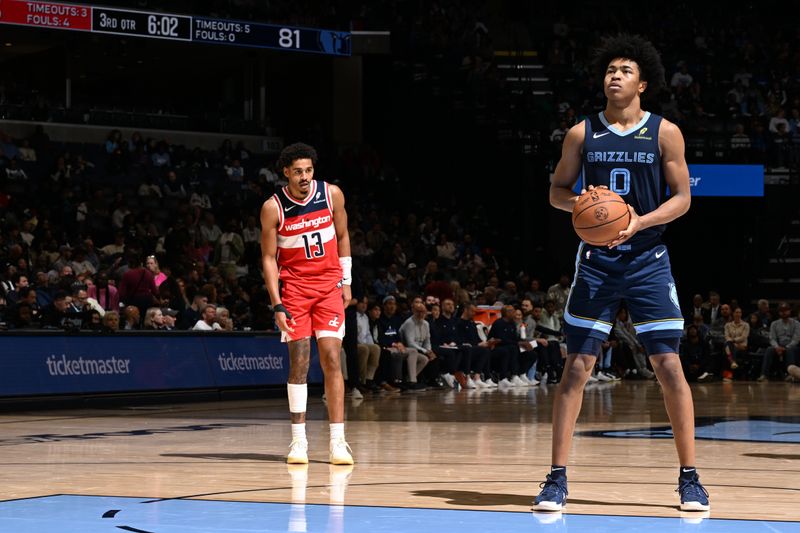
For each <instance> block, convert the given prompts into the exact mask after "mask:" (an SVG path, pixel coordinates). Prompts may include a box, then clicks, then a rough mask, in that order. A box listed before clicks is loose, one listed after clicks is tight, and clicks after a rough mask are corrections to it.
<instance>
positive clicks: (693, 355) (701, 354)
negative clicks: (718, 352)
mask: <svg viewBox="0 0 800 533" xmlns="http://www.w3.org/2000/svg"><path fill="white" fill-rule="evenodd" d="M710 357H711V352H710V350H709V349H708V343H707V342H704V341H703V339H702V338H701V337H700V332H699V330H698V329H697V326H695V325H694V324H690V325H689V327H687V328H686V338H685V340H684V341H683V342H681V344H680V359H681V366H683V373H684V375H685V376H686V380H687V381H701V382H702V381H706V380H709V378H710V377H711V376H712V374H711V373H710V372H709V371H708V370H709V362H710Z"/></svg>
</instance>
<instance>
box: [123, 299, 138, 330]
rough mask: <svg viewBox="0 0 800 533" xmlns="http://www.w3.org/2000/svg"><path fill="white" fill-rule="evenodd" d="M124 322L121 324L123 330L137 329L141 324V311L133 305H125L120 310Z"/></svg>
mask: <svg viewBox="0 0 800 533" xmlns="http://www.w3.org/2000/svg"><path fill="white" fill-rule="evenodd" d="M122 315H123V318H124V320H125V323H124V324H123V325H122V329H124V330H137V329H139V326H140V325H141V316H142V315H141V313H140V312H139V308H138V307H136V306H135V305H126V306H125V308H124V309H123V310H122Z"/></svg>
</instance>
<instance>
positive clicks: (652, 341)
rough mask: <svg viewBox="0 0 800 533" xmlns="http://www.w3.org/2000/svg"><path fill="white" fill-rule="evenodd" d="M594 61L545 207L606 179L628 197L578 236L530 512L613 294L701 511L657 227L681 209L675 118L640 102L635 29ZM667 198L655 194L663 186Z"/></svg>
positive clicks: (546, 486) (611, 40)
mask: <svg viewBox="0 0 800 533" xmlns="http://www.w3.org/2000/svg"><path fill="white" fill-rule="evenodd" d="M595 60H596V63H595V64H596V67H597V69H598V73H599V74H602V77H603V79H604V81H603V89H604V92H605V95H606V98H607V104H606V108H605V111H603V112H601V113H599V114H597V115H594V116H591V117H590V118H587V119H586V120H584V121H583V122H581V123H580V124H577V125H575V126H573V127H572V129H570V130H569V132H568V133H567V136H566V138H565V139H564V145H563V151H562V155H561V160H560V161H559V163H558V166H557V168H556V171H555V175H554V176H553V180H552V183H551V187H550V203H551V204H552V205H553V206H554V207H556V208H558V209H562V210H564V211H568V212H570V213H571V212H572V207H573V206H574V205H575V202H576V200H577V198H578V196H577V195H576V194H575V193H574V192H573V187H574V186H575V184H576V182H577V180H578V178H579V176H581V175H582V179H583V183H582V187H583V188H584V189H592V188H593V187H608V188H609V189H611V190H613V191H614V192H616V193H618V194H619V195H620V196H622V198H623V199H624V200H625V201H626V202H627V203H628V209H629V211H630V214H631V221H630V224H629V225H628V227H627V229H625V230H624V231H621V232H620V233H619V236H618V237H617V238H616V239H614V240H613V241H612V242H610V243H609V244H608V245H607V246H591V245H588V244H586V243H585V242H582V243H581V244H580V246H579V248H578V254H577V258H576V272H575V279H574V281H573V284H572V289H571V291H570V294H569V299H568V300H567V305H566V307H565V310H564V322H565V325H564V328H565V332H566V337H567V348H568V353H569V355H568V357H567V362H566V365H565V367H564V372H563V376H562V378H561V383H560V384H559V386H558V390H557V392H556V396H555V400H554V405H553V442H552V466H551V468H550V473H549V474H548V475H547V478H546V481H544V482H543V483H542V484H541V485H540V486H541V488H542V491H541V492H540V494H539V495H538V496H537V497H536V499H535V500H534V505H533V509H534V510H536V511H560V510H561V509H562V507H563V506H564V505H565V504H566V500H567V466H566V465H567V456H568V454H569V450H570V446H571V444H572V434H573V432H574V430H575V423H576V421H577V418H578V414H579V412H580V409H581V403H582V400H583V389H584V386H585V385H586V383H587V381H588V379H589V376H590V375H591V373H592V369H593V368H594V364H595V360H596V359H597V356H598V354H599V353H600V349H601V345H602V343H603V341H604V340H605V339H606V338H607V337H608V335H609V333H610V331H611V328H612V324H613V322H614V317H615V315H616V313H617V310H618V309H619V307H620V305H621V302H622V301H623V300H624V301H625V305H626V306H627V308H628V312H629V314H630V317H631V319H632V320H633V324H634V327H635V328H636V333H637V336H638V337H639V339H640V341H641V343H642V345H643V346H644V347H645V349H646V351H647V354H648V356H649V359H650V362H651V364H652V365H653V369H654V370H655V374H656V377H657V378H658V380H659V382H660V383H661V389H662V391H663V394H664V403H665V404H666V409H667V414H668V415H669V419H670V422H671V424H672V431H673V434H674V437H675V446H676V447H677V449H678V458H679V459H680V465H681V466H680V472H679V480H678V489H677V492H679V493H680V499H681V509H682V510H693V511H707V510H709V509H710V505H709V502H708V493H707V492H706V490H705V488H704V487H703V486H702V485H701V484H700V480H699V478H698V475H697V471H696V469H695V446H694V406H693V403H692V393H691V390H690V389H689V385H688V384H687V383H686V379H685V378H684V375H683V371H682V369H681V363H680V360H679V359H678V343H679V340H680V337H681V333H682V330H683V319H682V318H681V316H682V315H681V310H680V307H679V306H678V297H677V292H676V289H675V281H674V280H673V278H672V273H671V272H670V264H669V254H668V253H667V248H666V246H664V244H663V243H662V242H661V234H662V233H663V232H664V229H665V227H666V224H667V223H668V222H671V221H672V220H675V219H676V218H678V217H680V216H681V215H683V214H684V213H686V211H688V209H689V204H690V203H691V196H690V191H689V169H688V167H687V165H686V160H685V159H684V141H683V136H682V135H681V132H680V130H679V129H678V127H677V126H675V125H674V124H672V123H670V122H669V121H667V120H664V119H663V118H661V117H660V116H657V115H653V114H651V113H649V112H646V111H644V110H643V109H642V108H641V98H642V95H643V94H644V93H645V92H647V93H648V94H657V93H658V90H659V89H660V88H662V87H663V85H664V67H663V66H662V64H661V58H660V56H659V54H658V52H657V51H656V49H655V48H654V47H653V45H652V44H651V43H650V42H648V41H646V40H644V39H642V38H641V37H639V36H632V35H618V36H614V37H608V38H606V39H604V40H603V42H602V44H601V46H600V48H599V49H598V50H597V53H596V57H595ZM667 186H668V187H669V192H670V195H669V197H667V196H666V187H667Z"/></svg>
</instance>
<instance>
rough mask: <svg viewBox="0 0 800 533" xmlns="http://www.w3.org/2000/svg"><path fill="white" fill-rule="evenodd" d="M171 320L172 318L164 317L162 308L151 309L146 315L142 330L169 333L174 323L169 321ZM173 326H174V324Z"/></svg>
mask: <svg viewBox="0 0 800 533" xmlns="http://www.w3.org/2000/svg"><path fill="white" fill-rule="evenodd" d="M169 318H171V317H167V316H164V313H163V312H162V311H161V308H160V307H150V308H149V309H148V310H147V312H146V313H145V314H144V320H143V321H142V329H149V330H159V331H169V330H171V329H172V325H170V322H172V321H171V320H167V319H169ZM172 324H173V325H174V322H172Z"/></svg>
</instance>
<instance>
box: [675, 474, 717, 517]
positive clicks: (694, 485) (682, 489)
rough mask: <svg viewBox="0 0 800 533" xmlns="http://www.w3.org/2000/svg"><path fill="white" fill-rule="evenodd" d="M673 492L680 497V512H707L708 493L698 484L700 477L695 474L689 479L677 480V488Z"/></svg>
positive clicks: (708, 508) (709, 507)
mask: <svg viewBox="0 0 800 533" xmlns="http://www.w3.org/2000/svg"><path fill="white" fill-rule="evenodd" d="M675 492H677V493H679V494H680V495H681V511H709V510H710V509H711V504H709V503H708V491H707V490H706V489H705V487H703V485H702V483H700V477H699V476H698V475H697V474H695V475H694V476H692V477H691V478H690V479H680V478H679V479H678V488H677V489H676V490H675Z"/></svg>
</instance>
